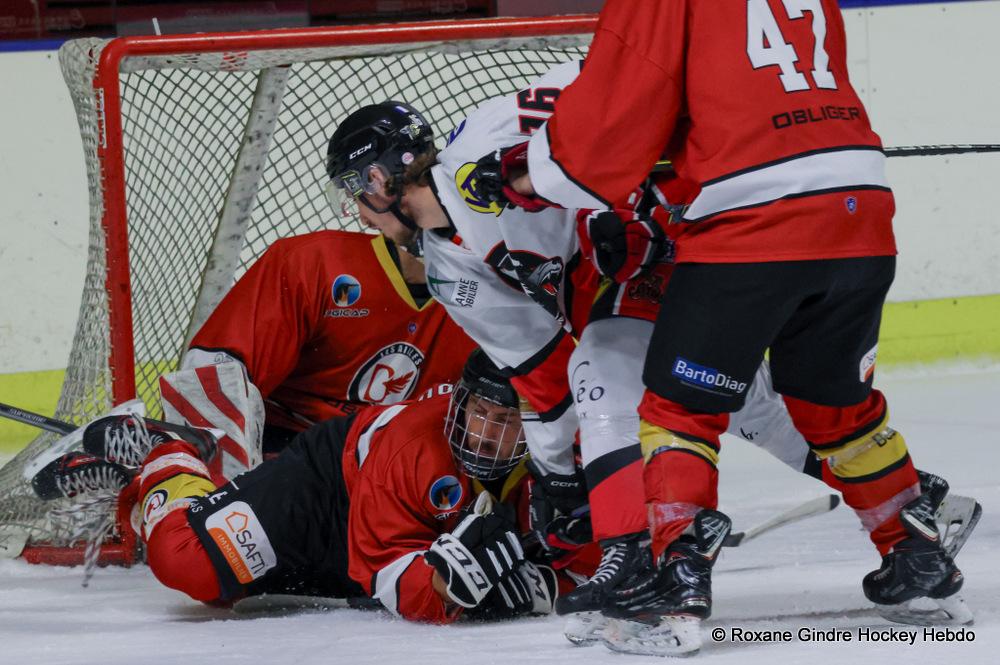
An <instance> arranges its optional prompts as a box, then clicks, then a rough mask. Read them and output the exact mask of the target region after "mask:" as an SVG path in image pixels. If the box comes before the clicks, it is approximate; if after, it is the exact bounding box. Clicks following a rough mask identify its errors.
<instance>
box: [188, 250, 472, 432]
mask: <svg viewBox="0 0 1000 665" xmlns="http://www.w3.org/2000/svg"><path fill="white" fill-rule="evenodd" d="M473 347H474V344H473V342H472V341H471V340H470V339H469V338H468V337H467V336H466V335H465V333H463V332H462V330H461V328H459V327H458V326H457V325H455V324H454V323H453V322H452V321H451V320H450V319H449V318H448V315H447V314H446V313H445V309H444V307H442V306H441V305H439V304H437V303H436V302H435V301H434V300H431V299H429V300H428V301H427V302H426V303H425V304H424V305H423V306H418V305H417V304H416V302H415V301H414V300H413V297H412V296H411V295H410V292H409V291H408V289H407V287H406V283H405V282H404V281H403V278H402V276H401V275H400V272H399V270H398V268H397V267H396V265H395V263H394V262H393V260H392V257H391V256H390V254H389V250H388V248H387V247H386V244H385V239H384V238H383V237H382V236H371V235H367V234H363V233H350V232H346V231H320V232H317V233H309V234H306V235H302V236H297V237H294V238H287V239H283V240H279V241H278V242H276V243H274V245H272V246H271V247H270V248H269V249H268V251H267V252H266V253H265V254H264V255H263V256H262V257H261V258H260V259H259V260H258V261H257V262H256V263H255V264H254V265H253V266H252V267H251V268H250V270H249V271H248V272H247V273H246V275H244V276H243V277H242V278H241V279H240V280H239V281H238V282H237V283H236V284H235V285H234V286H233V288H232V289H231V290H230V291H229V293H228V294H227V295H226V297H225V298H224V299H223V300H222V302H221V303H220V304H219V306H218V307H217V308H216V309H215V311H214V312H213V313H212V316H211V317H210V318H209V319H208V321H207V322H206V323H205V324H204V325H203V326H202V328H201V330H199V331H198V334H197V335H195V337H194V339H193V340H192V342H191V348H192V349H200V350H202V351H207V352H216V351H224V352H226V353H228V354H229V355H232V356H234V357H236V358H237V359H238V360H240V361H241V362H242V363H243V364H244V365H245V366H246V368H247V371H248V372H249V375H250V379H251V381H253V382H254V384H255V385H256V386H257V388H258V389H259V390H260V392H261V395H262V397H263V398H264V399H265V403H266V405H267V422H268V423H269V424H273V425H278V426H281V427H287V428H289V429H293V430H302V429H305V428H306V427H307V426H308V425H309V424H310V421H311V422H319V421H322V420H326V419H328V418H333V417H336V416H341V415H347V414H350V413H354V412H355V411H357V409H358V407H359V406H360V405H364V404H395V403H397V402H402V401H403V400H405V399H410V398H414V397H416V396H418V395H419V394H421V393H422V392H424V391H426V390H428V389H432V388H433V387H434V386H436V385H437V384H439V383H451V382H454V381H455V380H456V379H457V378H458V377H459V376H460V375H461V372H462V367H463V365H464V364H465V360H466V358H467V357H468V355H469V353H470V352H471V351H472V349H473Z"/></svg>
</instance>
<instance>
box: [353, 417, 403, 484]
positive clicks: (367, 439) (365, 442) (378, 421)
mask: <svg viewBox="0 0 1000 665" xmlns="http://www.w3.org/2000/svg"><path fill="white" fill-rule="evenodd" d="M405 408H406V404H396V405H394V406H390V407H389V408H388V409H386V410H385V411H383V412H382V413H380V414H379V415H378V417H377V418H375V420H373V421H372V423H371V425H369V426H368V428H367V429H366V430H365V431H364V432H363V433H362V434H361V436H360V437H358V468H359V469H360V468H361V467H362V465H364V463H365V459H367V458H368V453H369V452H370V451H371V447H372V437H373V436H374V435H375V432H377V431H379V430H380V429H382V428H383V427H385V426H386V425H387V424H388V423H389V421H390V420H392V419H393V418H395V417H396V416H398V415H399V414H400V413H402V411H403V409H405Z"/></svg>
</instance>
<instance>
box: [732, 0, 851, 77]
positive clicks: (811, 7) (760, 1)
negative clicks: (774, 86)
mask: <svg viewBox="0 0 1000 665" xmlns="http://www.w3.org/2000/svg"><path fill="white" fill-rule="evenodd" d="M782 4H784V5H785V11H786V12H787V13H788V18H790V19H797V18H803V17H805V12H809V13H810V14H812V30H813V35H814V36H815V38H816V43H815V47H814V50H813V70H812V77H813V81H814V82H815V83H816V87H818V88H827V89H830V90H836V89H837V82H836V81H835V80H834V78H833V72H831V71H830V56H829V54H827V52H826V49H825V48H824V47H823V42H825V41H826V14H824V13H823V6H822V4H821V2H820V0H782ZM747 55H748V56H750V62H751V63H752V64H753V68H754V69H760V68H761V67H778V68H779V69H781V73H780V74H779V75H778V78H779V79H780V80H781V85H782V86H784V88H785V92H796V91H798V90H809V81H807V80H806V77H805V75H804V74H802V72H799V71H797V70H796V69H795V63H796V62H798V61H799V54H798V53H796V52H795V47H794V46H792V45H791V44H789V43H788V42H786V41H785V36H784V35H782V34H781V28H779V27H778V21H777V20H776V19H775V18H774V14H773V13H772V12H771V7H770V6H769V5H768V4H767V0H747Z"/></svg>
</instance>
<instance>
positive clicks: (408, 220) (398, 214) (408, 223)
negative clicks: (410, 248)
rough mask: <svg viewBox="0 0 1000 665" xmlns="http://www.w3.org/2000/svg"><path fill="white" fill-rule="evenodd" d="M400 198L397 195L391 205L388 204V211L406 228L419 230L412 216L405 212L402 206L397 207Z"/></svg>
mask: <svg viewBox="0 0 1000 665" xmlns="http://www.w3.org/2000/svg"><path fill="white" fill-rule="evenodd" d="M401 198H402V197H399V196H397V197H396V200H395V201H393V202H392V205H390V206H389V212H391V213H392V214H393V216H395V218H396V219H398V220H399V223H400V224H402V225H403V226H405V227H406V228H408V229H410V230H411V231H417V230H419V228H420V227H418V226H417V223H416V222H415V221H413V218H412V217H410V216H409V215H407V214H405V213H404V212H403V210H402V208H400V207H399V201H400V199H401Z"/></svg>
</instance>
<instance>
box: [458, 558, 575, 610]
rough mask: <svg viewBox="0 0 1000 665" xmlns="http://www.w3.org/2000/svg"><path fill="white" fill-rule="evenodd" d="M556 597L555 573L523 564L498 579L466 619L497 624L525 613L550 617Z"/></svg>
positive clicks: (548, 569)
mask: <svg viewBox="0 0 1000 665" xmlns="http://www.w3.org/2000/svg"><path fill="white" fill-rule="evenodd" d="M558 595H559V581H558V578H557V577H556V572H555V571H554V570H552V569H551V568H549V567H548V566H540V565H536V564H534V563H532V562H530V561H525V562H524V563H522V564H521V565H520V566H519V567H518V568H517V570H515V571H514V572H512V573H511V574H510V575H507V576H506V577H504V578H503V579H502V580H500V581H499V582H498V583H497V585H496V586H495V587H493V590H492V591H490V592H489V593H488V594H486V597H485V598H483V601H482V602H481V603H480V604H479V605H478V606H476V607H475V608H473V609H471V610H468V611H467V612H466V616H468V617H469V618H471V619H475V620H477V621H497V620H502V619H513V618H515V617H519V616H523V615H525V614H551V613H552V607H553V605H554V604H555V601H556V596H558Z"/></svg>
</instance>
